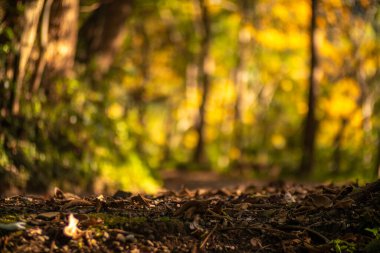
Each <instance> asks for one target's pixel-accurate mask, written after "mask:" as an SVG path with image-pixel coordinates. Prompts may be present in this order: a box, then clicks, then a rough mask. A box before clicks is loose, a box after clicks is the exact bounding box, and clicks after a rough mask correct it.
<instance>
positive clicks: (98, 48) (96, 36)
mask: <svg viewBox="0 0 380 253" xmlns="http://www.w3.org/2000/svg"><path fill="white" fill-rule="evenodd" d="M132 2H133V0H110V1H102V3H101V4H100V6H99V7H98V9H96V10H95V11H94V12H93V13H92V14H91V16H90V17H89V18H88V19H87V20H86V21H85V23H84V24H83V25H82V27H81V29H80V32H79V34H80V38H83V40H82V41H81V48H80V51H79V52H78V53H79V54H78V58H79V60H81V61H84V62H86V63H93V64H95V67H96V76H95V79H99V78H101V77H102V76H103V75H104V74H105V73H106V72H107V71H108V70H109V68H110V67H111V64H112V63H113V60H114V58H115V56H116V53H117V52H118V51H119V49H120V47H121V45H122V43H123V41H124V39H125V37H126V35H127V31H126V29H125V28H124V25H125V23H126V21H127V20H128V17H129V14H130V12H131V9H132ZM94 74H95V73H94Z"/></svg>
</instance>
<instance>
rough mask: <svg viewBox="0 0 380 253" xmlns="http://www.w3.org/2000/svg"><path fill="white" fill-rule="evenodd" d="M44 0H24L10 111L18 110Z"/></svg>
mask: <svg viewBox="0 0 380 253" xmlns="http://www.w3.org/2000/svg"><path fill="white" fill-rule="evenodd" d="M43 4H44V0H35V1H26V3H25V11H24V17H23V28H22V33H21V37H20V44H19V51H18V52H19V53H18V55H17V56H16V59H17V60H16V66H15V70H14V76H13V82H14V89H13V92H12V96H11V99H10V102H11V106H12V113H13V114H18V113H19V110H20V99H21V93H22V90H23V84H24V78H25V74H26V68H27V63H28V61H29V58H30V54H31V53H32V49H33V45H34V43H35V39H36V36H37V28H38V22H39V19H40V15H41V11H42V7H43Z"/></svg>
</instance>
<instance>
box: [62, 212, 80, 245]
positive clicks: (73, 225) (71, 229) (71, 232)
mask: <svg viewBox="0 0 380 253" xmlns="http://www.w3.org/2000/svg"><path fill="white" fill-rule="evenodd" d="M78 222H79V221H78V219H76V218H75V217H74V215H73V214H70V215H69V224H68V225H67V226H66V227H65V228H64V229H63V233H64V234H65V235H66V236H68V237H71V238H73V239H77V238H79V237H81V236H82V231H81V230H80V229H79V228H78V227H77V225H78Z"/></svg>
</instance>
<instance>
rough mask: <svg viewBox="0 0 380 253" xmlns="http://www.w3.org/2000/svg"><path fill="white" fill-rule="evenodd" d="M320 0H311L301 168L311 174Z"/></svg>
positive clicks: (314, 130)
mask: <svg viewBox="0 0 380 253" xmlns="http://www.w3.org/2000/svg"><path fill="white" fill-rule="evenodd" d="M317 12H318V0H311V16H310V17H311V19H310V30H309V34H310V35H309V36H310V74H309V95H308V111H307V115H306V119H305V126H304V133H303V143H302V150H303V153H302V159H301V164H300V168H299V173H300V174H310V173H311V172H312V170H313V165H314V153H315V137H316V130H317V119H316V115H315V110H316V99H317V80H316V70H317V67H318V60H317V47H316V35H315V32H316V29H317V22H316V20H317Z"/></svg>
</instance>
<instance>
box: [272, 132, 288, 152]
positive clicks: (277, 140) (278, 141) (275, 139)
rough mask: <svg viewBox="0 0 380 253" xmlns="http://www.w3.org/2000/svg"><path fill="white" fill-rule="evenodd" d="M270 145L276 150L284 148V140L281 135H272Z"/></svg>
mask: <svg viewBox="0 0 380 253" xmlns="http://www.w3.org/2000/svg"><path fill="white" fill-rule="evenodd" d="M271 143H272V145H273V146H274V147H275V148H276V149H283V148H284V147H285V146H286V139H285V138H284V136H283V135H281V134H278V133H277V134H273V135H272V137H271Z"/></svg>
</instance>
